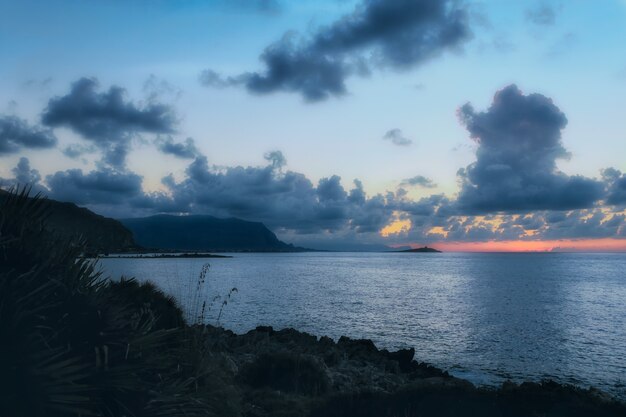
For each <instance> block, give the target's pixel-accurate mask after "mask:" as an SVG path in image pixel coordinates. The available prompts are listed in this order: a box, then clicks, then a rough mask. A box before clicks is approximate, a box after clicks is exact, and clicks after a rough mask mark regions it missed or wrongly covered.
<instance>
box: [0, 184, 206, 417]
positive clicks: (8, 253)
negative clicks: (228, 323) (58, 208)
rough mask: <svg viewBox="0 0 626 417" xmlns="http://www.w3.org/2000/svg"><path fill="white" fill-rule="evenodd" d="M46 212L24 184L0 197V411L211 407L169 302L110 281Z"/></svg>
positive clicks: (140, 412)
mask: <svg viewBox="0 0 626 417" xmlns="http://www.w3.org/2000/svg"><path fill="white" fill-rule="evenodd" d="M46 217H47V212H46V205H45V204H43V200H42V199H41V198H40V197H39V196H36V197H35V198H29V196H28V190H26V189H23V190H21V191H17V192H12V193H9V194H8V195H4V196H3V198H2V199H1V201H0V341H1V343H0V369H1V370H2V371H0V416H34V417H39V416H53V417H57V416H58V417H61V416H86V415H98V416H108V417H113V416H135V417H140V416H183V415H184V416H200V415H203V416H204V415H209V414H211V413H210V410H211V408H210V407H209V405H210V404H209V402H210V401H208V400H207V399H205V398H201V395H200V392H199V387H198V384H197V375H198V374H200V373H206V371H207V369H209V368H206V367H204V368H203V367H198V366H196V365H197V363H193V362H192V360H194V357H193V355H189V354H188V353H189V349H190V348H192V346H194V345H192V344H190V343H187V342H186V337H187V332H185V331H184V330H182V329H176V328H175V329H166V327H169V326H171V325H173V324H176V323H180V321H179V320H180V311H179V310H177V309H176V308H175V304H173V303H172V302H171V300H170V299H168V298H167V297H165V296H164V295H163V294H162V293H160V292H157V291H156V290H155V288H153V287H151V286H149V285H146V286H143V285H142V286H139V285H136V284H131V283H129V282H125V283H123V284H118V285H114V284H108V283H107V282H106V281H105V280H103V279H101V277H100V275H99V274H98V273H97V272H95V270H94V264H93V263H91V262H89V261H87V260H85V259H81V258H80V255H81V252H82V248H83V243H82V242H81V241H80V240H79V239H75V240H73V241H67V240H60V239H58V238H57V237H55V236H54V235H52V234H51V233H50V232H47V231H46V229H45V227H44V226H45V222H46ZM133 292H136V294H139V295H140V297H139V298H137V299H136V300H134V301H133V302H130V301H129V297H131V295H130V294H131V293H133ZM145 302H147V303H148V304H149V305H148V306H146V305H145ZM159 319H161V321H159ZM197 356H200V355H197ZM205 395H206V392H204V393H203V394H202V396H205Z"/></svg>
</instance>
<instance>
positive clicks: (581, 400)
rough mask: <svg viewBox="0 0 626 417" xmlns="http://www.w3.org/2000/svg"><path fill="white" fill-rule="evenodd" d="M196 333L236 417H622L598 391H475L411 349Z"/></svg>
mask: <svg viewBox="0 0 626 417" xmlns="http://www.w3.org/2000/svg"><path fill="white" fill-rule="evenodd" d="M198 329H201V331H202V334H203V335H204V336H203V337H204V340H205V343H206V347H207V348H208V349H209V351H210V352H212V355H215V357H219V358H221V363H222V365H221V367H222V368H223V369H224V370H225V373H226V374H228V375H230V376H229V377H228V378H230V379H228V380H229V381H230V382H229V384H232V387H234V388H235V389H236V391H237V392H238V393H239V394H238V395H239V397H238V398H239V399H238V401H239V407H240V413H239V414H236V415H243V416H245V417H306V416H319V417H333V416H337V417H368V416H371V417H379V416H390V417H392V416H393V417H396V416H397V417H423V416H477V415H479V416H485V417H490V416H493V417H504V416H519V417H526V416H532V415H541V416H550V417H566V416H567V417H570V416H580V417H583V416H585V417H586V416H606V417H619V416H624V415H626V407H625V406H624V405H623V404H621V403H618V402H615V401H614V400H612V399H611V398H609V397H606V396H603V395H601V393H599V392H598V391H596V390H582V389H579V388H575V387H571V386H564V385H560V384H557V383H555V382H543V383H540V384H538V383H524V384H521V385H517V384H514V383H505V384H504V385H503V386H502V388H500V389H496V388H491V389H485V388H478V387H475V386H474V385H472V384H471V383H470V382H468V381H466V380H463V379H460V378H455V377H453V376H451V375H449V374H448V373H447V372H444V371H442V370H440V369H437V368H435V367H433V366H431V365H428V364H425V363H419V362H417V361H415V360H414V357H415V350H414V349H401V350H398V351H395V352H391V351H388V350H384V349H378V348H377V347H376V346H375V345H374V343H373V342H372V341H371V340H364V339H351V338H348V337H341V338H340V339H339V340H338V341H337V342H335V341H334V340H332V339H330V338H328V337H321V338H317V337H315V336H313V335H310V334H307V333H304V332H299V331H296V330H294V329H283V330H274V329H273V328H272V327H265V326H264V327H257V328H256V329H254V330H251V331H249V332H248V333H246V334H242V335H237V334H234V333H233V332H231V331H228V330H224V329H221V328H217V327H213V326H199V327H198Z"/></svg>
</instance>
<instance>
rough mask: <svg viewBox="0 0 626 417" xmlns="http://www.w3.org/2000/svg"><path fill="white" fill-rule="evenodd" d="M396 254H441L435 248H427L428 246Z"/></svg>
mask: <svg viewBox="0 0 626 417" xmlns="http://www.w3.org/2000/svg"><path fill="white" fill-rule="evenodd" d="M398 252H405V253H441V251H440V250H437V249H435V248H429V247H428V246H424V247H423V248H414V249H405V250H401V251H398Z"/></svg>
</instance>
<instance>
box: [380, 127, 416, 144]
mask: <svg viewBox="0 0 626 417" xmlns="http://www.w3.org/2000/svg"><path fill="white" fill-rule="evenodd" d="M383 140H388V141H390V142H391V143H393V144H394V145H397V146H409V145H411V144H412V143H413V141H412V140H411V139H409V138H407V137H406V136H404V134H403V133H402V131H401V130H400V129H391V130H389V131H388V132H387V133H385V136H383Z"/></svg>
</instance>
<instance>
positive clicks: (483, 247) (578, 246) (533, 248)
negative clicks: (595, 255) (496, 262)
mask: <svg viewBox="0 0 626 417" xmlns="http://www.w3.org/2000/svg"><path fill="white" fill-rule="evenodd" d="M430 245H431V246H433V247H435V248H437V249H439V250H442V251H444V252H626V241H624V240H622V239H585V240H545V241H491V242H439V243H432V244H430ZM411 246H412V247H420V246H423V245H421V244H412V245H411Z"/></svg>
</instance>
